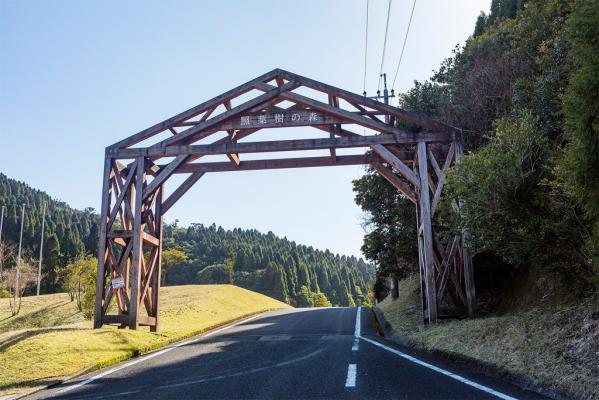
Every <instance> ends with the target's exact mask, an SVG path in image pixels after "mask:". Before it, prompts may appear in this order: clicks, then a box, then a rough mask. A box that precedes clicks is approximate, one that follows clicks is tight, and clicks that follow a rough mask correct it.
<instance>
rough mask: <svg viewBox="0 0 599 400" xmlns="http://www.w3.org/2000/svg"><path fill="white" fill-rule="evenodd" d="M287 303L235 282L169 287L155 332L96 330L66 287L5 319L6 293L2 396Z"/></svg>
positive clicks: (1, 312) (3, 314)
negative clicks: (242, 286)
mask: <svg viewBox="0 0 599 400" xmlns="http://www.w3.org/2000/svg"><path fill="white" fill-rule="evenodd" d="M286 307H289V306H288V305H286V304H284V303H281V302H280V301H277V300H274V299H272V298H269V297H266V296H264V295H261V294H259V293H255V292H251V291H249V290H245V289H242V288H239V287H236V286H232V285H202V286H198V285H189V286H178V287H175V286H173V287H166V288H164V289H163V291H162V295H161V298H160V318H161V319H160V331H159V332H158V333H151V332H150V331H149V330H148V329H140V330H137V331H132V330H128V329H117V328H116V327H111V326H105V327H103V328H102V329H99V330H94V329H92V323H91V321H86V320H85V319H84V318H83V316H82V314H81V312H78V311H77V308H76V306H75V305H74V303H72V302H70V301H69V296H68V295H67V294H66V293H57V294H51V295H43V296H40V297H25V298H23V309H22V311H21V314H19V316H18V317H13V318H8V317H9V315H10V314H9V313H8V310H9V307H8V300H7V299H0V350H1V352H0V395H5V394H10V393H15V392H18V391H23V390H25V389H27V388H31V387H35V386H39V385H43V384H47V383H49V382H51V381H54V380H56V379H58V378H60V377H63V376H67V375H69V374H73V373H75V372H76V371H79V370H81V369H83V368H86V367H90V366H91V367H96V368H98V367H102V366H107V365H110V364H114V363H116V362H118V361H121V360H125V359H127V358H130V357H132V356H135V355H138V354H140V353H144V352H148V351H151V350H153V349H156V348H159V347H162V346H165V345H166V344H169V343H172V342H175V341H177V340H181V339H183V338H186V337H189V336H193V335H196V334H198V333H201V332H204V331H206V330H208V329H212V328H215V327H217V326H219V325H223V324H226V323H228V322H231V321H234V320H238V319H241V318H244V317H246V316H249V315H252V314H256V313H260V312H263V311H268V310H274V309H281V308H286ZM100 349H101V351H98V350H100ZM23 354H27V357H23ZM32 365H35V368H31V366H32ZM23 377H27V381H24V380H23Z"/></svg>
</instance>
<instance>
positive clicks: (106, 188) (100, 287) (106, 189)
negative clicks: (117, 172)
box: [94, 157, 112, 329]
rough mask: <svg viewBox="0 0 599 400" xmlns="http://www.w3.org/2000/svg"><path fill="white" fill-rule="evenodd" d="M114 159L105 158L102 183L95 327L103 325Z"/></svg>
mask: <svg viewBox="0 0 599 400" xmlns="http://www.w3.org/2000/svg"><path fill="white" fill-rule="evenodd" d="M111 169H112V159H111V158H110V157H106V158H105V159H104V182H103V183H102V204H101V206H100V207H101V208H100V242H99V244H98V269H97V275H96V302H95V304H94V328H96V329H97V328H101V327H102V323H103V321H102V308H103V305H104V292H105V290H104V286H105V284H106V261H107V260H106V257H107V254H106V245H107V237H106V235H107V232H106V229H107V226H106V224H107V222H108V211H109V209H110V198H111V196H112V194H111V192H110V186H111V185H110V171H111Z"/></svg>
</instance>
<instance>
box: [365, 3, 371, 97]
mask: <svg viewBox="0 0 599 400" xmlns="http://www.w3.org/2000/svg"><path fill="white" fill-rule="evenodd" d="M369 6H370V0H366V38H365V40H364V96H366V60H367V59H368V8H369Z"/></svg>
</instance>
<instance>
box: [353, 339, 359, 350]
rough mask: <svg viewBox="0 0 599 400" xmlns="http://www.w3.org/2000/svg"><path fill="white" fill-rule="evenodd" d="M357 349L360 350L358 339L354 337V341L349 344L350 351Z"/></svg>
mask: <svg viewBox="0 0 599 400" xmlns="http://www.w3.org/2000/svg"><path fill="white" fill-rule="evenodd" d="M358 350H360V339H358V338H355V339H354V343H353V344H352V346H351V351H358Z"/></svg>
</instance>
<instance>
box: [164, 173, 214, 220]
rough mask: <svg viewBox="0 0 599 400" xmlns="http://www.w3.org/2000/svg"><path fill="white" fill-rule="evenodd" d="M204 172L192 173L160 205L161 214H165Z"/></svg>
mask: <svg viewBox="0 0 599 400" xmlns="http://www.w3.org/2000/svg"><path fill="white" fill-rule="evenodd" d="M204 174H205V172H194V173H193V174H191V175H190V176H189V177H188V178H187V179H186V180H185V181H183V183H182V184H181V185H179V187H178V188H177V189H176V190H175V191H174V192H173V193H171V195H170V196H169V197H168V198H167V199H166V200H165V201H164V202H163V203H162V214H163V215H164V214H166V212H167V211H168V210H169V209H170V208H171V207H172V206H173V205H174V204H175V203H176V202H177V200H179V199H180V198H181V196H183V195H184V194H185V193H187V191H188V190H189V189H191V187H192V186H193V185H194V184H195V183H196V182H197V181H198V180H199V179H200V178H201V177H202V176H204Z"/></svg>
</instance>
